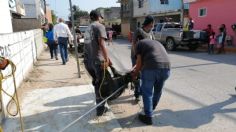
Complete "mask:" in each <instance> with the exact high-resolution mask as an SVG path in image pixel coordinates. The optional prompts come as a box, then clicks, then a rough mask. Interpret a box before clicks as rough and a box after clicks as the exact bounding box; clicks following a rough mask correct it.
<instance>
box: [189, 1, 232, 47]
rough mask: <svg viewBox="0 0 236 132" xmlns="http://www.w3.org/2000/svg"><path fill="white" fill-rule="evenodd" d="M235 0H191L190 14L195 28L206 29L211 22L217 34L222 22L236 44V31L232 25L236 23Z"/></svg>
mask: <svg viewBox="0 0 236 132" xmlns="http://www.w3.org/2000/svg"><path fill="white" fill-rule="evenodd" d="M235 5H236V1H235V0H227V1H226V0H194V1H193V0H191V1H190V9H189V14H190V16H191V17H192V18H193V20H194V22H195V24H194V29H204V28H206V27H207V25H208V24H211V25H212V27H213V29H214V31H215V32H216V34H218V33H219V31H218V28H219V26H220V25H221V24H225V25H226V28H227V35H229V36H228V38H229V39H230V38H231V40H232V42H233V45H234V46H236V31H234V30H233V29H232V28H231V26H232V24H235V23H236V14H235V13H234V12H236V8H235Z"/></svg>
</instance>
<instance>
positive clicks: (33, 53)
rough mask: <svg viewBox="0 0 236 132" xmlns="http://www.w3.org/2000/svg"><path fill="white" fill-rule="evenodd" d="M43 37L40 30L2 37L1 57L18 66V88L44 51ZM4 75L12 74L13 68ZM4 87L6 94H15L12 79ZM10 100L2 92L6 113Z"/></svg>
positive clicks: (8, 68) (5, 71)
mask: <svg viewBox="0 0 236 132" xmlns="http://www.w3.org/2000/svg"><path fill="white" fill-rule="evenodd" d="M42 37H43V32H42V31H41V30H40V29H36V30H29V31H24V32H17V33H11V34H1V35H0V46H1V48H2V49H1V52H0V55H1V56H5V57H6V58H8V59H10V60H12V61H13V63H14V64H15V65H16V72H15V77H16V85H17V87H19V86H20V84H21V82H22V81H23V80H24V79H25V78H26V76H27V74H28V73H29V71H30V70H31V69H32V67H33V64H34V62H35V61H36V59H37V57H38V56H39V55H40V53H41V52H42V51H43V49H44V44H43V39H42ZM2 73H3V75H7V74H9V73H11V67H10V66H8V67H7V68H6V69H5V70H3V71H2ZM2 86H3V89H4V90H5V91H6V92H8V93H9V94H11V95H13V94H14V92H15V91H14V84H13V78H12V77H11V78H8V79H6V80H4V81H3V84H2ZM10 99H11V98H10V97H8V96H7V95H5V94H4V93H3V92H2V99H1V100H2V103H3V104H2V105H3V110H4V111H6V105H7V103H8V102H9V101H10ZM5 115H7V113H5Z"/></svg>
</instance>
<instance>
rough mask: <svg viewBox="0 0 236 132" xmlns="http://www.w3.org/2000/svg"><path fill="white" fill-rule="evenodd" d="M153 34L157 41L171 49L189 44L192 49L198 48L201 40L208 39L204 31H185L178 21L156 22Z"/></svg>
mask: <svg viewBox="0 0 236 132" xmlns="http://www.w3.org/2000/svg"><path fill="white" fill-rule="evenodd" d="M153 34H154V36H155V39H156V40H157V41H159V42H161V43H163V44H164V45H165V47H166V49H167V50H171V51H173V50H175V49H176V48H177V47H178V46H187V47H188V48H189V49H190V50H196V49H197V48H198V47H199V45H200V42H201V41H205V39H206V33H205V32H204V31H200V30H190V31H183V28H182V25H180V24H179V23H176V22H168V23H157V24H155V26H154V29H153Z"/></svg>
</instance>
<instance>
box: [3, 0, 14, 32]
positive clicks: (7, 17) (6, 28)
mask: <svg viewBox="0 0 236 132" xmlns="http://www.w3.org/2000/svg"><path fill="white" fill-rule="evenodd" d="M0 16H1V20H4V21H0V34H3V33H11V32H12V31H13V29H12V21H11V13H10V9H9V4H8V1H6V0H0Z"/></svg>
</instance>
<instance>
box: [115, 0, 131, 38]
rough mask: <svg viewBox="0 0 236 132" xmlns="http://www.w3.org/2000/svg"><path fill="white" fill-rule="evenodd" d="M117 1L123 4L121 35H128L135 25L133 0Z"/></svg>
mask: <svg viewBox="0 0 236 132" xmlns="http://www.w3.org/2000/svg"><path fill="white" fill-rule="evenodd" d="M117 2H118V3H120V5H121V11H120V15H121V35H122V36H124V37H128V36H129V34H130V31H132V30H133V29H132V26H133V25H134V19H133V11H134V10H133V7H134V6H133V0H118V1H117Z"/></svg>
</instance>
